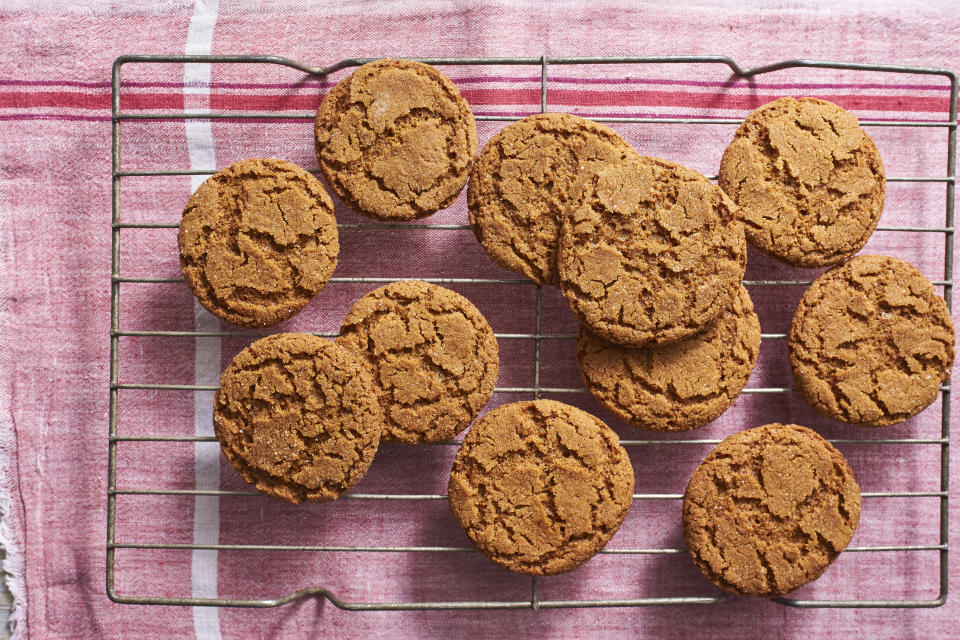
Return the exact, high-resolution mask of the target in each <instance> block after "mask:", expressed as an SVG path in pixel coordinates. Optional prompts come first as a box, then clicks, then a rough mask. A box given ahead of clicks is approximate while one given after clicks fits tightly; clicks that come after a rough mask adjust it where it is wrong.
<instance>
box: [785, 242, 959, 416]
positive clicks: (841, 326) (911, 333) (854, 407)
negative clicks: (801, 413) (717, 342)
mask: <svg viewBox="0 0 960 640" xmlns="http://www.w3.org/2000/svg"><path fill="white" fill-rule="evenodd" d="M787 345H788V347H789V349H790V367H791V369H793V377H794V379H795V380H796V381H797V388H798V389H799V391H800V393H801V395H802V396H803V398H804V399H805V400H806V401H807V403H809V404H810V406H812V407H813V408H814V409H816V410H817V411H819V412H820V413H822V414H823V415H825V416H827V417H829V418H833V419H834V420H840V421H842V422H849V423H852V424H861V425H867V426H872V427H879V426H883V425H888V424H894V423H896V422H901V421H903V420H906V419H907V418H909V417H910V416H913V415H916V414H917V413H919V412H920V411H922V410H923V409H924V408H925V407H927V405H929V404H930V403H931V402H933V401H934V400H935V399H936V398H937V394H938V393H939V389H940V384H941V383H942V382H944V381H945V380H947V379H948V378H949V377H950V369H951V368H952V367H953V349H954V334H953V321H952V320H951V319H950V311H949V310H948V309H947V305H946V303H945V302H944V300H943V298H941V297H940V296H938V295H937V294H936V292H935V291H934V289H933V285H932V284H930V281H929V280H927V279H926V278H925V277H924V276H923V274H922V273H920V271H919V270H918V269H917V268H916V267H914V266H913V265H912V264H910V263H909V262H904V261H903V260H900V259H898V258H891V257H887V256H870V255H864V256H857V257H855V258H853V259H851V260H850V261H849V262H847V263H846V264H843V265H841V266H839V267H836V268H834V269H832V270H830V271H828V272H826V273H825V274H823V275H821V276H820V277H819V278H817V279H816V280H815V281H814V282H813V284H812V285H810V288H809V289H807V291H806V292H805V293H804V294H803V297H802V298H801V299H800V303H799V304H798V305H797V310H796V312H795V313H794V315H793V324H792V325H791V327H790V336H789V339H788V342H787Z"/></svg>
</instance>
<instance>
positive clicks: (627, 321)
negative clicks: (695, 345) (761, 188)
mask: <svg viewBox="0 0 960 640" xmlns="http://www.w3.org/2000/svg"><path fill="white" fill-rule="evenodd" d="M746 264H747V253H746V243H745V241H744V237H743V226H742V224H741V223H740V221H739V220H737V218H736V206H735V205H734V204H733V202H731V201H730V199H729V198H728V197H727V196H726V195H725V194H724V193H723V192H722V191H721V190H720V189H719V188H718V187H716V186H715V185H713V184H711V182H710V181H709V180H707V179H706V178H705V177H704V176H702V175H700V174H699V173H697V172H696V171H692V170H690V169H687V168H686V167H683V166H681V165H679V164H676V163H674V162H670V161H667V160H662V159H660V158H648V157H638V158H636V159H631V160H627V161H624V162H619V163H615V164H612V165H609V166H607V167H606V168H604V169H602V170H600V171H599V172H598V173H596V174H594V175H593V176H592V177H591V179H590V180H589V181H588V184H587V186H586V190H585V194H584V197H583V200H582V202H581V204H580V206H579V207H577V208H576V209H574V210H572V211H571V212H570V213H569V214H568V215H567V216H566V217H565V218H564V220H563V224H562V227H561V231H560V246H559V251H558V254H557V267H558V272H559V275H560V287H561V290H562V291H563V295H564V297H565V298H566V299H567V302H568V303H569V305H570V308H571V309H572V310H573V312H574V313H576V315H577V316H578V317H579V318H580V321H581V322H583V323H585V324H586V325H587V326H588V327H589V328H590V330H591V331H592V332H593V333H595V334H596V335H598V336H600V337H602V338H605V339H607V340H610V341H612V342H616V343H618V344H624V345H628V346H636V347H639V346H644V345H647V344H667V343H670V342H676V341H677V340H680V339H682V338H685V337H687V336H690V335H693V334H694V333H697V332H699V331H701V330H702V329H704V328H705V327H706V326H707V325H708V324H710V323H711V322H712V321H713V320H714V319H715V318H716V317H717V316H719V315H720V313H721V312H722V311H723V310H724V309H727V308H729V306H730V301H731V300H732V298H733V297H734V296H735V295H736V294H737V290H738V287H739V286H740V280H741V279H742V278H743V272H744V269H745V268H746Z"/></svg>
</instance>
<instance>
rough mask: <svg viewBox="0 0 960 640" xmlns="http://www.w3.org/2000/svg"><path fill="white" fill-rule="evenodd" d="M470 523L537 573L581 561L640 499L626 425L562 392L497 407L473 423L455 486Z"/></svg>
mask: <svg viewBox="0 0 960 640" xmlns="http://www.w3.org/2000/svg"><path fill="white" fill-rule="evenodd" d="M448 496H449V499H450V508H451V509H452V510H453V515H454V518H456V521H457V523H458V524H459V525H460V528H461V529H463V531H464V533H466V534H467V537H469V538H470V540H471V541H472V542H473V544H474V545H476V547H477V548H478V549H479V550H480V551H481V552H483V553H484V555H486V556H487V557H488V558H490V559H491V560H493V561H494V562H496V563H497V564H499V565H501V566H504V567H506V568H507V569H510V570H511V571H516V572H517V573H524V574H528V575H548V574H554V573H561V572H563V571H569V570H571V569H574V568H576V567H578V566H580V565H581V564H583V563H584V562H586V561H587V560H589V559H590V558H591V557H592V556H593V555H594V554H595V553H597V552H598V551H600V550H601V549H602V548H603V547H604V545H606V544H607V542H608V541H609V540H610V538H611V537H613V534H614V533H616V531H617V529H618V528H619V527H620V523H621V522H623V519H624V517H625V516H626V514H627V511H628V510H629V509H630V504H631V502H632V501H633V468H632V467H631V466H630V459H629V458H628V457H627V452H626V451H625V450H624V449H623V447H621V446H620V441H619V439H618V438H617V434H616V433H614V431H613V430H612V429H611V428H610V427H608V426H607V425H606V424H604V423H603V422H602V421H600V420H599V419H598V418H595V417H594V416H592V415H590V414H589V413H586V412H585V411H581V410H580V409H577V408H576V407H571V406H570V405H567V404H563V403H561V402H555V401H553V400H535V401H529V402H514V403H512V404H507V405H503V406H500V407H497V408H496V409H494V410H493V411H491V412H490V413H488V414H487V415H485V416H484V417H483V418H481V419H480V420H478V421H477V423H476V424H475V425H474V426H473V427H472V428H471V429H470V431H469V432H468V433H467V436H466V437H465V438H464V441H463V446H462V447H461V448H460V451H459V452H458V453H457V457H456V460H455V461H454V463H453V471H452V472H451V473H450V484H449V487H448Z"/></svg>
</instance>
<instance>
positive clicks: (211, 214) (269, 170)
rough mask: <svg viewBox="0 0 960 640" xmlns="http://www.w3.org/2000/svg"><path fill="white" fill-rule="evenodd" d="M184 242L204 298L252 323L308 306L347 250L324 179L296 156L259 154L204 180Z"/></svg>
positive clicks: (188, 276)
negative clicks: (306, 168)
mask: <svg viewBox="0 0 960 640" xmlns="http://www.w3.org/2000/svg"><path fill="white" fill-rule="evenodd" d="M177 245H178V246H179V248H180V268H181V269H182V270H183V277H184V279H185V280H186V282H187V285H188V286H189V287H190V290H191V291H193V294H194V295H195V296H196V297H197V299H198V300H199V301H200V304H202V305H203V306H204V307H206V308H207V309H208V310H209V311H210V312H211V313H213V314H214V315H216V316H218V317H220V318H222V319H224V320H226V321H227V322H232V323H233V324H239V325H242V326H245V327H266V326H268V325H271V324H275V323H277V322H280V321H281V320H285V319H286V318H289V317H290V316H292V315H293V314H295V313H296V312H298V311H300V310H301V309H303V308H304V307H305V306H306V305H307V303H308V302H310V299H311V298H312V297H313V296H314V295H315V294H316V293H317V292H318V291H320V290H321V289H322V288H323V287H324V285H326V284H327V282H328V281H329V280H330V276H331V275H332V274H333V269H334V267H336V266H337V254H338V253H339V252H340V245H339V242H338V239H337V221H336V219H335V218H334V217H333V203H332V202H331V200H330V196H329V195H327V191H326V189H324V188H323V185H322V184H321V183H320V181H319V180H317V179H316V178H314V177H313V176H312V175H310V174H309V173H307V172H306V171H304V170H303V169H301V168H300V167H298V166H296V165H293V164H290V163H289V162H284V161H283V160H276V159H259V158H255V159H252V160H241V161H240V162H235V163H233V164H232V165H230V166H229V167H227V168H226V169H223V170H222V171H219V172H217V173H215V174H213V175H212V176H210V177H209V178H208V179H207V180H206V181H205V182H204V183H203V184H201V185H200V188H198V189H197V190H196V192H194V194H193V195H192V196H191V197H190V200H189V201H188V202H187V208H186V209H184V211H183V218H182V219H181V220H180V232H179V233H178V234H177Z"/></svg>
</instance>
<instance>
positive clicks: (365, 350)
mask: <svg viewBox="0 0 960 640" xmlns="http://www.w3.org/2000/svg"><path fill="white" fill-rule="evenodd" d="M338 342H339V343H340V344H343V345H346V346H348V347H350V348H351V349H354V350H355V351H356V352H358V353H359V354H361V355H362V356H363V357H364V358H365V359H366V362H367V363H368V365H369V367H370V368H371V369H372V370H373V372H374V384H375V386H376V395H377V400H378V402H379V404H380V406H381V407H383V411H384V413H385V422H384V425H383V439H384V440H393V441H399V442H410V443H417V442H439V441H443V440H448V439H450V438H452V437H454V436H455V435H456V434H458V433H460V432H461V431H463V430H464V429H466V428H467V426H469V424H470V423H471V422H473V419H474V418H475V417H476V416H477V413H479V412H480V410H481V409H482V408H483V406H484V405H485V404H487V400H489V399H490V396H491V395H492V394H493V387H494V385H495V384H496V382H497V373H498V371H499V368H500V358H499V355H498V350H497V339H496V338H495V337H494V335H493V330H492V329H490V325H489V324H487V321H486V319H485V318H484V317H483V316H482V315H480V312H479V311H477V308H476V307H475V306H473V304H472V303H471V302H470V301H469V300H467V299H466V298H464V297H463V296H461V295H460V294H458V293H455V292H453V291H450V290H449V289H445V288H443V287H438V286H437V285H434V284H427V283H426V282H420V281H417V280H405V281H403V282H394V283H391V284H388V285H386V286H383V287H380V288H379V289H374V290H373V291H371V292H370V293H368V294H367V295H365V296H363V297H362V298H360V299H359V300H357V302H356V303H355V304H354V305H353V307H352V308H351V309H350V313H348V314H347V317H346V319H345V320H344V321H343V326H342V327H341V328H340V337H339V338H338Z"/></svg>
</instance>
